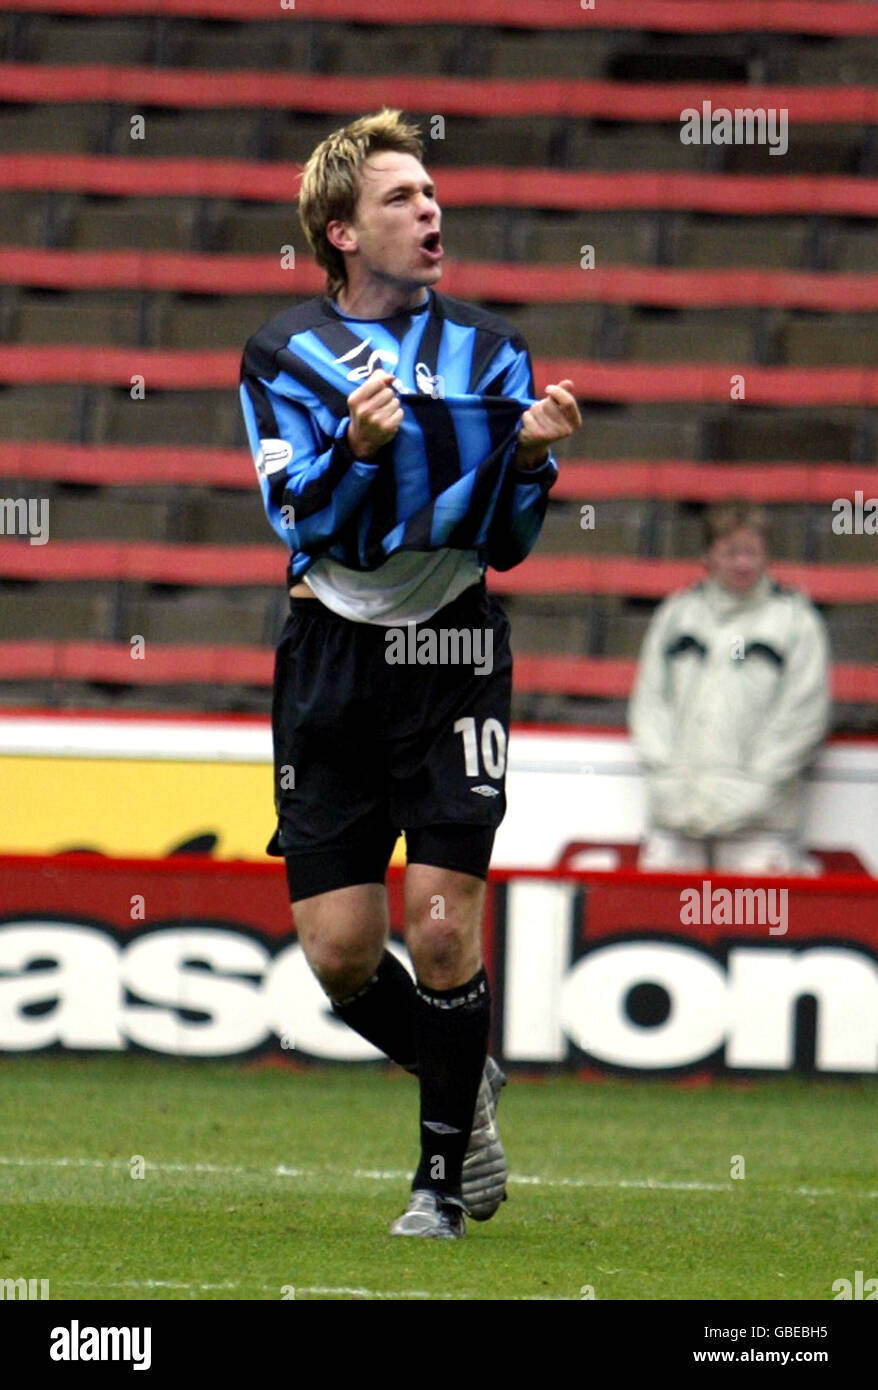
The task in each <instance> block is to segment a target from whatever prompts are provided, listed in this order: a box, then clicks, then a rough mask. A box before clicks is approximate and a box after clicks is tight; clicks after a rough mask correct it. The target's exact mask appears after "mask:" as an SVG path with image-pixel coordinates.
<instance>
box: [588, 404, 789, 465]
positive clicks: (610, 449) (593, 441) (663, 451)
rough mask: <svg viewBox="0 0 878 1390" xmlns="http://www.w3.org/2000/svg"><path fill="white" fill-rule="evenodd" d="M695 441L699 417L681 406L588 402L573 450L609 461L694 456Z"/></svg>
mask: <svg viewBox="0 0 878 1390" xmlns="http://www.w3.org/2000/svg"><path fill="white" fill-rule="evenodd" d="M698 441H699V424H698V419H697V417H696V416H695V415H693V412H692V411H691V410H690V409H686V407H684V406H674V405H657V406H624V405H596V404H591V405H589V406H588V407H587V409H586V410H585V411H584V412H583V416H582V429H581V430H577V432H576V452H577V454H578V455H580V456H581V457H583V458H600V459H608V460H612V459H614V458H620V459H624V458H657V459H662V458H665V459H676V458H695V457H697V452H698ZM778 457H779V456H778ZM608 466H612V464H609V465H608Z"/></svg>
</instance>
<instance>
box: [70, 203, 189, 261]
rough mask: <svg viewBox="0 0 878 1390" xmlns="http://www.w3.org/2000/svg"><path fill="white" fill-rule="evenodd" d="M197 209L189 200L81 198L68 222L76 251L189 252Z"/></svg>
mask: <svg viewBox="0 0 878 1390" xmlns="http://www.w3.org/2000/svg"><path fill="white" fill-rule="evenodd" d="M195 219H196V205H195V203H194V202H192V201H190V200H189V199H188V198H172V199H164V198H102V197H98V196H94V197H91V196H85V195H82V196H81V197H80V198H79V199H78V200H77V201H76V203H75V204H74V206H73V209H72V212H71V218H70V233H69V245H70V246H71V247H72V248H73V249H74V250H77V251H100V250H117V249H118V250H129V249H132V248H140V247H144V248H146V247H150V248H161V249H162V250H165V251H186V250H189V249H191V248H192V245H193V237H194V227H195Z"/></svg>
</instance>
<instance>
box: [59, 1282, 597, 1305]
mask: <svg viewBox="0 0 878 1390" xmlns="http://www.w3.org/2000/svg"><path fill="white" fill-rule="evenodd" d="M64 1284H65V1286H66V1287H69V1288H71V1289H176V1290H179V1289H198V1290H200V1291H202V1292H214V1291H216V1290H218V1289H226V1290H228V1289H253V1288H258V1290H259V1292H260V1293H272V1294H275V1295H277V1294H278V1292H279V1287H278V1286H277V1285H275V1284H260V1285H257V1284H247V1283H241V1284H228V1283H226V1284H187V1283H184V1282H182V1281H179V1280H172V1279H140V1280H138V1279H125V1280H123V1281H121V1282H118V1283H105V1282H104V1281H103V1280H88V1281H86V1280H84V1279H65V1280H64ZM291 1287H295V1291H296V1299H279V1300H278V1301H279V1302H282V1303H283V1302H288V1303H294V1302H296V1300H297V1299H298V1296H299V1294H330V1295H332V1294H342V1295H348V1296H350V1297H352V1298H371V1299H385V1300H388V1299H419V1298H420V1299H429V1300H432V1301H436V1300H443V1301H465V1302H466V1301H470V1302H479V1301H481V1299H480V1295H478V1294H473V1293H459V1294H454V1293H429V1292H428V1291H427V1290H426V1289H364V1288H358V1287H356V1288H355V1287H353V1286H350V1285H347V1284H340V1285H336V1284H296V1285H294V1286H291ZM509 1301H511V1302H516V1303H534V1302H536V1303H557V1302H561V1303H567V1302H571V1301H576V1300H570V1299H567V1298H565V1297H563V1296H561V1297H560V1298H558V1299H553V1298H550V1297H549V1296H548V1295H547V1294H519V1295H518V1296H516V1297H514V1298H512V1299H510V1300H509Z"/></svg>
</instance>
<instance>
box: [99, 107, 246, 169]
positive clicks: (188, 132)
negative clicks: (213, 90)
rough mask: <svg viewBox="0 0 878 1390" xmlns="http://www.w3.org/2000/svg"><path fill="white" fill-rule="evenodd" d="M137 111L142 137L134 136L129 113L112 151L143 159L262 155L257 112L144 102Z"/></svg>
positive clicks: (113, 139) (119, 125)
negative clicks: (166, 107) (182, 108)
mask: <svg viewBox="0 0 878 1390" xmlns="http://www.w3.org/2000/svg"><path fill="white" fill-rule="evenodd" d="M132 114H134V113H132ZM136 114H140V115H142V116H143V117H144V128H143V129H144V135H143V139H137V140H133V139H132V138H131V126H130V124H129V121H128V118H127V114H126V117H125V118H124V119H122V120H119V121H117V122H116V124H115V126H114V128H113V132H112V136H111V139H110V148H109V150H108V153H109V154H115V155H125V156H126V157H129V156H142V157H143V158H144V159H157V158H162V157H164V158H173V157H174V156H181V155H185V156H186V157H187V158H190V159H193V158H194V159H198V158H206V159H258V158H260V157H261V149H260V135H259V131H260V116H259V112H258V111H164V110H155V109H154V108H151V107H148V106H145V105H144V104H143V103H141V104H140V106H138V107H137V108H136Z"/></svg>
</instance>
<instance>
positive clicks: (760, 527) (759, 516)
mask: <svg viewBox="0 0 878 1390" xmlns="http://www.w3.org/2000/svg"><path fill="white" fill-rule="evenodd" d="M770 529H771V527H770V519H769V515H768V512H767V511H766V509H765V508H764V507H760V506H758V505H757V504H756V503H755V502H747V501H744V499H743V498H741V499H734V500H731V501H728V502H719V503H717V505H716V506H713V507H709V508H708V509H707V512H706V513H705V517H704V542H705V549H706V550H710V548H711V546H713V545H714V544H715V543H716V542H717V541H722V540H725V538H726V536H731V535H733V534H734V532H735V531H755V533H756V535H758V536H761V537H762V540H763V541H764V542H765V544H766V545H768V541H769V535H770Z"/></svg>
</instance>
